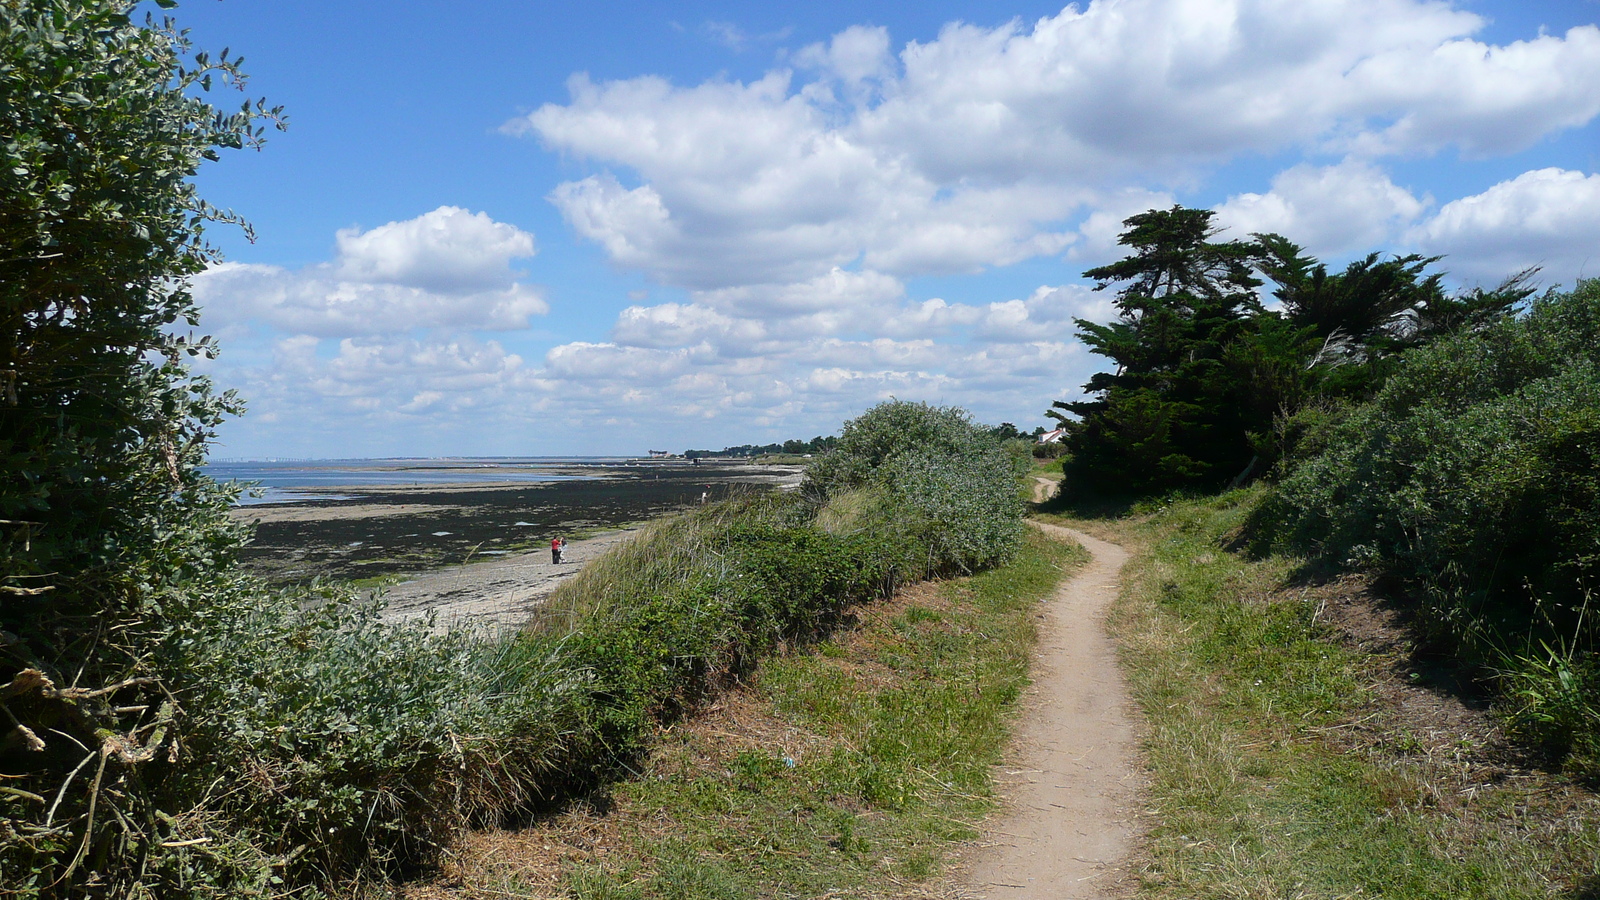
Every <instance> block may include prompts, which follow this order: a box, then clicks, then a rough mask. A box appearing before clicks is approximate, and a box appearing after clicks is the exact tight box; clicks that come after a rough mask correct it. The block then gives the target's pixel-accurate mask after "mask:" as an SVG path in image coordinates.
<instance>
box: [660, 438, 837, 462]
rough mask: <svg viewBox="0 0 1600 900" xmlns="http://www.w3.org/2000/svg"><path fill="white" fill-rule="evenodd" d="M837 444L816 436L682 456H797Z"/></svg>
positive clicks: (743, 445)
mask: <svg viewBox="0 0 1600 900" xmlns="http://www.w3.org/2000/svg"><path fill="white" fill-rule="evenodd" d="M838 443H839V439H838V438H837V437H833V436H829V437H823V436H822V435H820V434H819V435H817V436H816V437H814V438H812V439H811V440H809V441H802V440H788V441H784V442H783V443H781V444H740V445H739V446H737V447H723V448H722V449H721V450H685V451H683V455H684V457H685V458H687V459H699V458H701V457H708V456H769V455H772V454H774V453H788V454H790V455H795V456H798V455H799V454H802V453H823V452H826V451H828V450H832V449H833V448H834V447H835V446H837V445H838Z"/></svg>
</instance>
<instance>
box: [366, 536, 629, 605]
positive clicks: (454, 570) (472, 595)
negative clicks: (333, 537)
mask: <svg viewBox="0 0 1600 900" xmlns="http://www.w3.org/2000/svg"><path fill="white" fill-rule="evenodd" d="M637 531H638V529H637V528H632V529H628V530H625V531H613V532H610V533H608V534H602V535H600V536H598V537H593V538H589V539H587V540H582V541H572V542H570V543H568V544H567V552H566V555H565V556H564V557H563V559H562V561H561V564H560V565H556V564H554V563H552V562H550V551H549V550H537V551H534V552H532V553H518V554H516V555H514V556H503V557H500V558H498V559H491V560H485V561H483V562H476V563H470V564H468V565H464V566H452V567H450V568H448V569H437V570H434V571H431V572H424V573H421V574H418V575H414V576H411V578H410V580H408V581H404V582H402V583H400V584H397V585H394V586H393V587H390V588H387V589H385V590H384V592H383V597H384V599H385V600H386V601H387V603H388V606H387V608H386V609H385V610H384V614H383V617H384V618H385V619H388V620H390V621H404V620H407V619H418V618H422V617H423V616H425V615H427V614H428V613H429V612H433V613H435V614H436V615H437V616H438V623H439V624H440V625H441V626H444V625H456V624H460V625H468V626H473V627H486V628H490V629H493V628H516V627H520V626H521V625H523V624H526V623H527V621H528V619H529V617H530V616H531V615H532V610H533V608H534V607H536V606H538V605H539V604H540V603H542V602H543V601H544V598H545V597H547V596H549V595H550V592H551V591H554V590H555V589H556V585H558V584H560V583H561V582H563V581H565V580H566V579H568V578H571V577H572V576H573V575H576V574H578V572H579V571H581V570H582V569H583V566H584V564H585V563H587V562H588V561H589V560H591V559H594V558H595V557H596V556H599V555H600V554H601V553H604V552H605V551H606V550H607V549H609V548H610V547H611V546H612V545H614V544H616V543H618V542H620V541H623V540H626V539H628V538H630V537H632V536H633V535H634V534H635V533H636V532H637Z"/></svg>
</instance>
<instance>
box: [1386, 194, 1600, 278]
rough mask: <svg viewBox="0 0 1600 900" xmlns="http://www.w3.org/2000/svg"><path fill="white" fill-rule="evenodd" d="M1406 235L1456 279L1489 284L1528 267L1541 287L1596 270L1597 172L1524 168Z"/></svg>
mask: <svg viewBox="0 0 1600 900" xmlns="http://www.w3.org/2000/svg"><path fill="white" fill-rule="evenodd" d="M1409 238H1410V240H1411V241H1412V242H1414V243H1415V244H1416V245H1418V246H1420V247H1421V248H1423V249H1424V250H1426V251H1427V252H1429V253H1442V254H1445V260H1444V262H1443V264H1442V265H1443V266H1444V267H1445V268H1447V269H1449V270H1450V271H1451V272H1452V273H1453V274H1455V275H1457V276H1460V277H1467V278H1477V279H1480V280H1483V281H1486V282H1494V281H1498V280H1499V279H1501V278H1503V277H1505V276H1507V275H1510V274H1512V273H1513V272H1516V271H1519V270H1521V269H1524V268H1526V267H1528V266H1540V267H1541V268H1542V272H1541V278H1542V280H1544V281H1545V283H1547V284H1549V283H1562V282H1570V281H1571V280H1572V279H1573V278H1576V277H1579V276H1584V277H1594V276H1596V275H1600V174H1587V175H1586V174H1584V173H1582V172H1575V171H1572V170H1570V169H1558V168H1548V169H1535V170H1534V171H1531V172H1524V173H1522V174H1521V175H1518V176H1517V177H1516V178H1513V179H1511V180H1509V181H1502V182H1500V183H1499V184H1496V185H1494V186H1492V187H1490V188H1489V189H1488V190H1486V191H1484V192H1483V193H1481V194H1474V195H1472V196H1470V197H1462V198H1461V199H1459V200H1452V201H1450V202H1449V203H1446V204H1445V205H1444V206H1443V207H1441V208H1440V209H1439V212H1438V213H1437V214H1435V215H1434V216H1433V217H1432V218H1430V219H1428V220H1427V221H1426V222H1423V223H1422V224H1420V225H1418V226H1417V227H1416V228H1414V229H1412V230H1411V232H1410V234H1409Z"/></svg>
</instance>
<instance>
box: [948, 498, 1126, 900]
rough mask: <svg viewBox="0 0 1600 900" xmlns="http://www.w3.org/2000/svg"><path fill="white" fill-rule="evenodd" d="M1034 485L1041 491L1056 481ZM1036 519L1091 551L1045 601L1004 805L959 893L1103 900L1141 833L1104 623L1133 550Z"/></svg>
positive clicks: (1122, 697)
mask: <svg viewBox="0 0 1600 900" xmlns="http://www.w3.org/2000/svg"><path fill="white" fill-rule="evenodd" d="M1039 481H1041V482H1043V484H1041V487H1040V489H1039V490H1037V491H1036V497H1037V498H1038V499H1043V498H1044V496H1047V491H1048V489H1049V488H1053V487H1054V482H1050V481H1046V480H1044V479H1039ZM1046 486H1048V487H1046ZM1036 524H1037V523H1036ZM1038 527H1039V528H1041V529H1043V530H1044V531H1045V532H1046V533H1048V534H1052V535H1056V536H1059V537H1061V538H1063V539H1071V540H1076V541H1078V542H1079V543H1081V544H1082V545H1083V546H1084V547H1085V548H1086V549H1087V550H1088V551H1089V553H1090V554H1091V555H1092V556H1093V559H1092V560H1091V561H1090V563H1089V564H1088V565H1087V566H1085V567H1084V569H1083V570H1082V571H1080V572H1079V573H1078V574H1077V575H1076V576H1074V577H1073V578H1072V579H1070V580H1069V581H1067V582H1065V583H1063V584H1062V585H1061V587H1060V588H1058V589H1057V591H1056V595H1055V597H1054V598H1052V600H1051V601H1050V602H1049V603H1048V604H1046V605H1045V607H1044V610H1043V621H1042V622H1040V636H1039V638H1040V639H1039V650H1038V658H1037V660H1036V661H1035V666H1034V683H1033V687H1032V688H1031V689H1030V692H1029V693H1030V696H1029V698H1028V701H1027V708H1026V711H1025V713H1024V718H1023V721H1022V723H1021V724H1020V726H1019V728H1018V731H1017V738H1016V745H1015V746H1016V750H1015V751H1014V757H1013V759H1012V761H1011V765H1009V766H1007V767H1005V769H1004V777H1003V779H1002V782H1003V787H1002V790H1003V792H1004V794H1005V796H1006V799H1007V803H1006V808H1005V810H1004V811H1003V812H1001V813H1000V814H999V815H997V816H996V817H995V818H994V819H993V820H991V822H990V825H989V828H988V829H987V833H986V834H985V840H984V844H983V846H982V847H981V848H980V849H979V851H977V852H976V853H975V854H974V855H973V856H972V857H971V858H970V859H969V860H968V873H967V878H966V879H965V881H966V884H965V893H966V894H967V895H969V896H972V897H981V898H986V900H1036V898H1037V900H1045V898H1049V900H1072V898H1110V897H1114V896H1117V895H1118V893H1117V892H1115V890H1114V889H1115V887H1116V886H1117V885H1118V883H1119V882H1121V881H1122V875H1123V873H1122V870H1121V868H1120V867H1121V864H1122V862H1123V861H1124V860H1125V859H1126V858H1127V856H1128V853H1129V851H1130V850H1131V849H1132V847H1133V841H1134V838H1135V835H1136V828H1135V822H1134V810H1135V804H1136V785H1137V774H1136V772H1137V770H1136V769H1135V767H1134V765H1133V750H1134V732H1133V728H1132V725H1131V723H1130V721H1129V719H1128V717H1127V714H1126V709H1127V705H1128V698H1127V691H1126V690H1125V689H1124V686H1123V683H1122V675H1121V672H1120V671H1119V669H1118V668H1117V658H1116V651H1115V648H1114V647H1113V645H1112V643H1111V639H1110V638H1109V637H1107V636H1106V634H1105V630H1104V625H1103V622H1104V618H1105V612H1106V608H1107V607H1108V606H1109V605H1110V603H1111V601H1112V599H1114V598H1115V597H1116V594H1117V588H1118V573H1119V571H1120V570H1121V568H1122V564H1123V563H1124V562H1125V561H1126V560H1127V558H1128V554H1127V552H1126V551H1124V550H1123V549H1122V548H1121V547H1118V546H1117V545H1115V544H1109V543H1106V542H1105V541H1101V540H1096V539H1095V538H1092V537H1089V536H1088V535H1086V534H1081V533H1079V532H1076V531H1072V530H1070V529H1067V528H1061V527H1059V526H1055V525H1045V524H1038Z"/></svg>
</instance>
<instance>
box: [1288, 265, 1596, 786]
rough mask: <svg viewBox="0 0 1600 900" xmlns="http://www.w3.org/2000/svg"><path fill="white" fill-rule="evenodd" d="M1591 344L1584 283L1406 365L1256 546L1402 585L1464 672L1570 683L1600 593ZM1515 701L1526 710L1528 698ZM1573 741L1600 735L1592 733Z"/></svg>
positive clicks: (1306, 469) (1302, 471)
mask: <svg viewBox="0 0 1600 900" xmlns="http://www.w3.org/2000/svg"><path fill="white" fill-rule="evenodd" d="M1597 348H1600V282H1597V281H1594V280H1590V281H1586V282H1583V283H1581V284H1580V285H1579V286H1578V287H1577V288H1576V289H1575V290H1573V291H1571V292H1569V293H1565V294H1552V295H1547V296H1545V297H1543V298H1541V299H1540V300H1538V301H1536V302H1535V303H1534V304H1533V306H1532V308H1531V310H1530V311H1529V313H1528V314H1527V316H1526V317H1523V318H1519V319H1509V320H1502V321H1499V322H1497V323H1495V324H1493V325H1491V326H1489V327H1487V328H1484V329H1482V330H1479V331H1474V332H1466V333H1461V334H1457V335H1453V336H1450V337H1447V338H1444V339H1441V340H1439V341H1437V342H1436V343H1434V344H1431V345H1429V346H1427V347H1424V348H1421V349H1418V350H1415V351H1412V352H1411V353H1409V354H1407V355H1406V356H1405V357H1404V359H1403V361H1402V364H1401V365H1400V366H1398V367H1397V369H1396V371H1395V372H1394V374H1393V375H1392V376H1391V377H1390V378H1389V380H1388V381H1387V382H1386V384H1385V385H1384V387H1383V389H1382V390H1381V391H1379V393H1378V395H1377V396H1376V398H1375V399H1374V400H1373V401H1372V402H1371V403H1369V404H1366V405H1364V406H1361V407H1358V408H1356V409H1355V410H1354V411H1352V412H1351V413H1350V414H1349V415H1348V416H1347V417H1345V418H1343V419H1342V420H1340V421H1337V422H1335V423H1332V424H1330V425H1329V426H1328V427H1326V428H1325V429H1324V430H1323V431H1322V432H1321V433H1319V434H1316V435H1315V436H1314V437H1313V439H1312V440H1313V441H1314V443H1315V445H1316V446H1317V447H1318V448H1319V449H1320V452H1319V453H1317V454H1316V455H1314V456H1311V457H1309V458H1307V459H1305V460H1304V461H1303V462H1301V463H1300V464H1299V465H1298V466H1297V467H1296V468H1295V469H1294V470H1293V471H1292V472H1291V473H1290V474H1289V475H1288V476H1287V477H1286V478H1285V479H1284V480H1283V482H1282V484H1281V485H1280V486H1279V488H1278V491H1277V495H1276V497H1275V499H1274V501H1273V502H1272V503H1270V504H1268V505H1266V506H1265V507H1263V509H1262V511H1261V513H1260V514H1259V515H1258V517H1257V522H1256V530H1257V532H1258V533H1259V534H1261V535H1262V536H1263V540H1266V541H1270V542H1278V543H1285V544H1287V545H1289V546H1292V547H1296V548H1300V549H1302V550H1309V551H1311V552H1314V553H1316V554H1317V555H1319V556H1320V557H1322V558H1324V559H1326V560H1328V561H1330V562H1333V563H1344V562H1346V561H1349V562H1353V563H1357V564H1362V565H1369V566H1375V567H1377V568H1379V569H1381V570H1383V571H1386V572H1390V573H1393V574H1394V575H1396V576H1398V577H1400V578H1403V579H1405V580H1406V581H1408V582H1410V583H1412V584H1414V585H1416V586H1417V587H1418V588H1419V590H1420V591H1421V593H1422V595H1423V596H1424V598H1425V602H1426V603H1427V606H1428V614H1427V615H1426V616H1424V620H1425V621H1428V622H1431V623H1433V624H1434V625H1435V627H1436V628H1437V631H1438V637H1439V638H1440V639H1442V640H1445V641H1448V642H1450V643H1453V644H1455V645H1457V646H1459V647H1460V648H1462V649H1463V650H1464V651H1465V653H1466V654H1467V657H1468V658H1469V659H1471V660H1476V661H1478V662H1481V663H1497V664H1500V663H1502V661H1503V660H1504V659H1506V658H1510V659H1511V660H1512V661H1513V662H1512V663H1511V665H1512V667H1513V668H1516V667H1517V666H1520V665H1522V664H1523V663H1526V664H1528V665H1532V664H1534V663H1538V664H1539V665H1545V666H1546V667H1547V668H1549V670H1550V671H1551V672H1557V671H1560V670H1561V669H1562V665H1566V664H1558V663H1560V660H1562V659H1576V660H1578V662H1577V663H1576V664H1573V665H1566V671H1568V673H1569V674H1568V675H1566V676H1564V678H1565V680H1566V681H1567V682H1568V683H1576V682H1574V681H1573V679H1577V680H1578V681H1580V682H1581V681H1582V680H1583V679H1585V678H1588V677H1590V676H1588V675H1585V674H1584V672H1585V671H1586V669H1587V664H1585V663H1583V662H1582V660H1583V659H1584V658H1588V657H1589V655H1590V654H1592V653H1593V652H1594V650H1595V649H1596V639H1597V638H1600V622H1597V621H1596V620H1595V618H1594V617H1593V616H1591V615H1589V612H1588V605H1589V603H1588V601H1589V597H1590V596H1591V592H1592V591H1593V590H1594V586H1595V585H1596V583H1597V580H1600V349H1597ZM1551 647H1559V648H1564V650H1563V651H1562V652H1560V653H1555V654H1554V655H1552V653H1551V651H1550V648H1551ZM1516 660H1521V661H1522V662H1521V663H1518V662H1516ZM1546 660H1551V662H1549V663H1548V664H1547V663H1546V662H1545V661H1546ZM1517 677H1519V676H1514V677H1513V678H1512V680H1513V681H1516V679H1517ZM1560 680H1562V679H1557V681H1560ZM1519 692H1520V694H1519ZM1518 695H1521V696H1524V697H1527V698H1534V697H1535V694H1534V693H1529V689H1528V688H1527V686H1526V685H1524V686H1523V687H1521V688H1518V689H1517V691H1513V692H1512V694H1511V696H1513V697H1515V696H1518ZM1529 702H1530V704H1531V705H1530V706H1529V709H1532V708H1533V707H1540V708H1541V709H1544V710H1546V711H1548V710H1549V709H1553V708H1555V707H1557V706H1559V705H1560V704H1559V703H1555V702H1554V701H1551V703H1545V702H1544V701H1543V700H1534V699H1530V701H1529ZM1563 702H1564V701H1563ZM1568 706H1571V704H1568ZM1572 708H1578V709H1581V708H1584V707H1582V706H1581V705H1580V706H1576V707H1572ZM1588 708H1589V709H1590V710H1591V711H1592V709H1593V707H1592V706H1590V707H1588ZM1541 714H1542V713H1541ZM1557 718H1561V717H1559V716H1558V717H1557ZM1566 718H1567V719H1570V716H1568V717H1566ZM1584 729H1587V730H1588V731H1589V732H1590V733H1591V734H1600V719H1592V720H1591V721H1590V722H1589V723H1588V724H1587V725H1585V726H1584ZM1584 729H1575V728H1573V727H1571V726H1570V725H1569V726H1567V727H1566V732H1567V734H1568V736H1567V738H1565V739H1563V740H1565V743H1566V744H1567V745H1570V744H1571V743H1572V742H1573V740H1575V738H1574V736H1573V735H1574V734H1579V733H1581V732H1582V731H1583V730H1584ZM1540 740H1541V742H1544V743H1551V742H1552V741H1551V739H1548V738H1541V739H1540ZM1554 743H1556V744H1561V743H1562V741H1561V740H1556V741H1554ZM1580 762H1581V761H1580ZM1581 764H1582V765H1587V766H1596V765H1600V764H1597V763H1596V762H1595V761H1594V760H1590V761H1588V762H1581Z"/></svg>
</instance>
